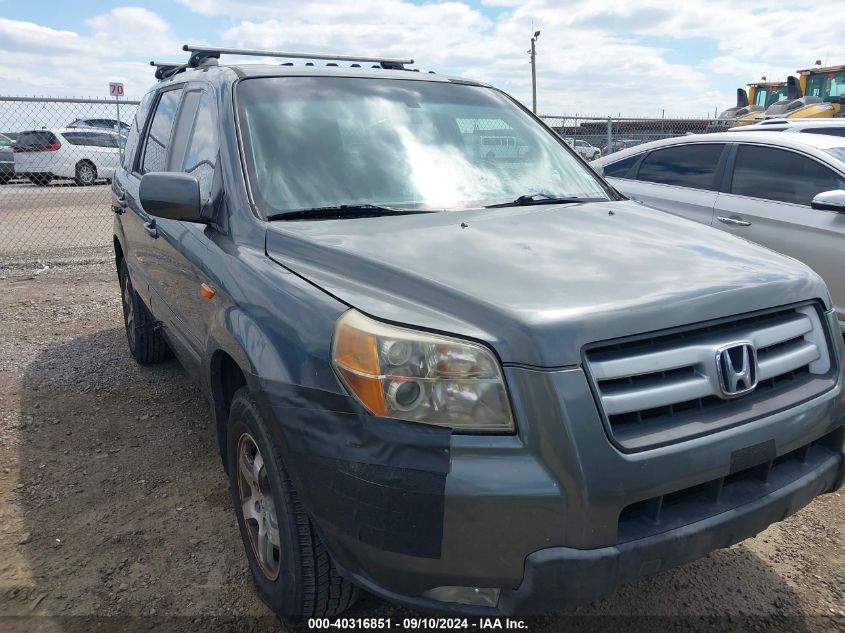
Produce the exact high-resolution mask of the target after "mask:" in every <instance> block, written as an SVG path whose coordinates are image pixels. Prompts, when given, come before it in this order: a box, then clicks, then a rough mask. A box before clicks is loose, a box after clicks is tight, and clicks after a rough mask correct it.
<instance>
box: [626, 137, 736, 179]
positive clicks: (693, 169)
mask: <svg viewBox="0 0 845 633" xmlns="http://www.w3.org/2000/svg"><path fill="white" fill-rule="evenodd" d="M723 147H724V145H721V144H718V143H690V144H688V145H676V146H674V147H666V148H663V149H656V150H654V151H653V152H651V153H650V154H649V155H648V156H646V157H645V158H644V159H643V162H642V163H641V164H640V169H639V172H638V174H637V180H644V181H646V182H656V183H660V184H663V185H675V186H678V187H691V188H694V189H714V187H715V176H716V168H717V166H718V164H719V158H720V157H721V155H722V149H723Z"/></svg>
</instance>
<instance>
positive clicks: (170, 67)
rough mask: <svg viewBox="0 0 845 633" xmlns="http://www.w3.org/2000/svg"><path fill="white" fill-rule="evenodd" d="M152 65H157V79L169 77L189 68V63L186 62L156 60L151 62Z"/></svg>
mask: <svg viewBox="0 0 845 633" xmlns="http://www.w3.org/2000/svg"><path fill="white" fill-rule="evenodd" d="M150 66H155V67H156V72H155V78H156V79H167V78H168V77H172V76H173V75H175V74H176V73H179V72H182V71H183V70H185V69H186V68H188V64H186V63H184V62H157V61H155V60H153V61H151V62H150Z"/></svg>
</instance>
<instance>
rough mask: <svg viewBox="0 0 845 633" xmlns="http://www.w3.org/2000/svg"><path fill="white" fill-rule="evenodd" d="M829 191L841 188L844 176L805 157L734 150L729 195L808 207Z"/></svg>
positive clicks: (748, 147) (749, 147) (747, 147)
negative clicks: (734, 157) (734, 156)
mask: <svg viewBox="0 0 845 633" xmlns="http://www.w3.org/2000/svg"><path fill="white" fill-rule="evenodd" d="M832 189H845V177H843V176H840V175H838V174H837V173H836V172H834V171H833V170H831V169H829V168H828V167H825V166H824V165H822V164H821V163H819V162H818V161H816V160H813V159H812V158H810V157H808V156H803V155H801V154H798V153H796V152H790V151H787V150H784V149H777V148H774V147H764V146H756V145H740V146H739V147H738V148H737V153H736V163H735V164H734V172H733V181H732V182H731V193H735V194H737V195H740V196H749V197H752V198H763V199H765V200H777V201H779V202H789V203H792V204H804V205H808V206H809V204H810V202H811V201H812V199H813V198H814V197H815V196H816V195H817V194H819V193H821V192H822V191H831V190H832Z"/></svg>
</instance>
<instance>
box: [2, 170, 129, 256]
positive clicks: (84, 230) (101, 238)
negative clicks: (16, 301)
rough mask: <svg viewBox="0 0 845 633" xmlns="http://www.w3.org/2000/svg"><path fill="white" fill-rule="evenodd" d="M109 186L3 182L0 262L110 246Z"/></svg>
mask: <svg viewBox="0 0 845 633" xmlns="http://www.w3.org/2000/svg"><path fill="white" fill-rule="evenodd" d="M113 221H114V215H113V214H112V211H111V187H110V186H109V185H108V184H105V183H104V182H100V183H98V184H96V185H93V186H91V187H79V186H77V185H76V184H74V182H73V181H69V180H55V181H53V182H51V183H50V184H49V185H47V186H37V185H33V184H32V183H30V182H27V181H15V182H14V183H10V184H8V185H3V186H2V187H0V261H2V260H9V259H12V258H20V259H23V260H24V261H26V260H27V259H30V260H31V259H32V254H33V253H38V254H39V255H42V254H43V255H49V256H55V255H56V254H57V251H60V250H62V249H69V248H79V247H83V246H103V247H110V246H111V243H112V237H111V229H112V223H113Z"/></svg>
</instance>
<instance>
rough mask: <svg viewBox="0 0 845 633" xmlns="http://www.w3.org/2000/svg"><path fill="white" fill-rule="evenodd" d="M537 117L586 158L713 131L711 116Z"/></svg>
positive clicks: (593, 158)
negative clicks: (659, 140)
mask: <svg viewBox="0 0 845 633" xmlns="http://www.w3.org/2000/svg"><path fill="white" fill-rule="evenodd" d="M540 118H541V119H543V120H544V121H545V122H546V125H548V126H549V127H550V128H552V129H553V130H554V131H555V132H557V133H558V134H559V135H560V136H561V137H562V138H563V139H564V140H565V141H566V143H567V144H569V145H570V146H571V147H572V148H573V149H575V151H576V152H578V154H580V155H581V156H582V157H583V158H584V159H586V160H588V161H589V160H595V159H596V158H599V157H600V156H605V155H607V154H612V153H614V152H619V151H622V150H623V149H627V148H629V147H634V146H635V145H641V144H642V143H648V142H649V141H656V140H658V139H662V138H671V137H673V136H683V135H685V134H704V133H708V132H712V131H715V127H714V125H713V124H714V120H713V119H685V118H670V119H667V118H659V119H648V118H623V117H589V116H566V115H564V116H554V115H540Z"/></svg>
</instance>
